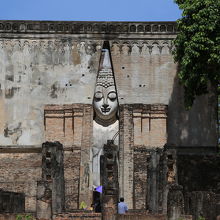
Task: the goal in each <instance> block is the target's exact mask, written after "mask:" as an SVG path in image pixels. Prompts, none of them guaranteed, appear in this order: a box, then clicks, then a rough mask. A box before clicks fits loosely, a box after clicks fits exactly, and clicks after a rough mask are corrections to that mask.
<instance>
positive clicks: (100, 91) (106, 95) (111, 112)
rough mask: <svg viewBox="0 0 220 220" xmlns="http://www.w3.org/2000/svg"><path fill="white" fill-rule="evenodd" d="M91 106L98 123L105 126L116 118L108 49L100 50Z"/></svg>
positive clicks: (115, 96)
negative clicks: (99, 60)
mask: <svg viewBox="0 0 220 220" xmlns="http://www.w3.org/2000/svg"><path fill="white" fill-rule="evenodd" d="M93 106H94V112H95V117H94V119H95V121H96V122H97V123H98V124H101V125H102V126H105V127H107V126H109V125H111V124H113V123H114V122H115V121H116V120H117V111H118V100H117V93H116V88H115V82H114V76H113V72H112V66H111V60H110V55H109V50H108V49H103V50H102V55H101V62H100V68H99V72H98V76H97V81H96V88H95V93H94V98H93Z"/></svg>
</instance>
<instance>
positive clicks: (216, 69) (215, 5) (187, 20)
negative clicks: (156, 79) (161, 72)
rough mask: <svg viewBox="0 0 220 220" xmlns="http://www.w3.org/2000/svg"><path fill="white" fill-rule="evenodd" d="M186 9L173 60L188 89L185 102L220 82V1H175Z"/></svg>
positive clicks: (191, 100)
mask: <svg viewBox="0 0 220 220" xmlns="http://www.w3.org/2000/svg"><path fill="white" fill-rule="evenodd" d="M174 1H175V2H176V3H177V4H178V5H179V8H180V9H182V10H183V12H182V18H181V19H179V20H178V21H177V24H178V34H177V38H176V39H175V40H174V45H175V49H174V59H175V61H176V62H178V64H179V71H178V76H179V79H180V82H181V83H182V84H183V86H184V88H185V105H186V107H191V106H192V104H193V101H194V99H195V97H196V96H198V95H202V94H205V93H207V92H208V85H209V84H210V83H211V85H214V86H217V85H218V84H219V83H220V0H174Z"/></svg>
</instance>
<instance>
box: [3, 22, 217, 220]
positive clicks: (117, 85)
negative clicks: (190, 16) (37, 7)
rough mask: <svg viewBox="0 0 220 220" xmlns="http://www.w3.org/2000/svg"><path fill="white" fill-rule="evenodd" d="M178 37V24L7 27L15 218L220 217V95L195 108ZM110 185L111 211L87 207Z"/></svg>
mask: <svg viewBox="0 0 220 220" xmlns="http://www.w3.org/2000/svg"><path fill="white" fill-rule="evenodd" d="M176 33H177V30H176V23H175V22H59V21H51V22H49V21H0V77H1V78H0V106H1V107H0V171H1V172H0V213H1V214H2V215H3V216H4V214H6V213H13V214H16V213H31V214H32V215H33V216H35V217H36V218H39V219H52V218H53V219H63V218H69V219H76V218H80V217H82V216H84V218H88V219H91V218H93V219H97V220H98V219H101V216H103V218H104V219H105V220H110V218H108V217H106V213H108V216H110V215H111V218H112V219H116V218H118V219H126V216H132V215H134V216H138V215H140V216H141V219H151V218H150V216H151V217H152V216H154V217H155V218H157V217H158V219H165V218H166V217H167V216H168V219H173V220H177V219H187V218H188V219H190V218H192V219H193V220H195V219H197V218H198V217H199V216H203V217H205V218H206V219H208V220H214V219H216V217H217V216H218V215H220V205H219V204H220V174H219V168H220V162H219V156H218V148H217V145H218V142H217V139H218V138H217V135H218V134H217V129H216V126H217V97H216V94H215V93H214V90H213V92H210V93H209V94H207V95H204V96H201V97H198V98H197V99H196V101H195V103H194V105H193V107H192V109H191V110H189V111H187V110H185V108H184V103H183V88H182V87H181V85H180V84H179V82H178V79H177V71H178V67H177V64H175V63H174V61H173V57H172V50H173V44H172V40H173V39H174V38H175V37H176ZM99 186H102V187H103V192H102V195H101V196H100V198H99V199H100V201H101V203H102V213H94V212H92V211H88V210H82V209H80V204H82V202H83V203H84V204H86V206H87V207H86V208H88V207H90V205H91V204H92V203H94V200H95V199H96V198H94V197H95V196H94V195H95V194H94V192H95V191H96V188H97V187H99ZM119 197H124V198H125V201H126V203H127V204H128V207H129V210H130V211H129V212H128V213H127V214H126V215H125V216H124V217H122V216H117V209H116V208H117V201H118V199H119ZM12 201H13V202H12ZM16 204H19V205H16ZM15 207H17V208H15ZM86 208H85V209H86ZM144 216H145V217H146V218H145V217H144Z"/></svg>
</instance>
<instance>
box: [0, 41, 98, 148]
mask: <svg viewBox="0 0 220 220" xmlns="http://www.w3.org/2000/svg"><path fill="white" fill-rule="evenodd" d="M100 49H101V41H93V42H92V44H91V42H88V40H81V41H79V42H77V41H75V40H74V41H73V40H69V41H68V40H62V39H61V40H55V39H50V40H48V39H43V40H40V39H34V40H30V39H13V40H12V39H7V40H6V39H1V41H0V77H1V79H0V81H1V82H0V84H1V97H0V100H1V101H0V105H1V108H0V111H1V113H0V121H1V123H0V134H1V145H15V144H18V145H36V144H41V143H42V142H43V141H44V140H45V139H44V124H43V122H44V105H46V104H71V103H84V104H86V103H90V104H91V103H92V98H93V92H94V85H95V79H96V73H97V68H98V61H99V52H100Z"/></svg>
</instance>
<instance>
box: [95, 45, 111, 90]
mask: <svg viewBox="0 0 220 220" xmlns="http://www.w3.org/2000/svg"><path fill="white" fill-rule="evenodd" d="M114 85H115V82H114V76H113V72H112V65H111V60H110V55H109V50H108V49H102V56H101V62H100V66H99V72H98V76H97V81H96V86H102V87H104V88H108V87H110V86H114Z"/></svg>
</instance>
